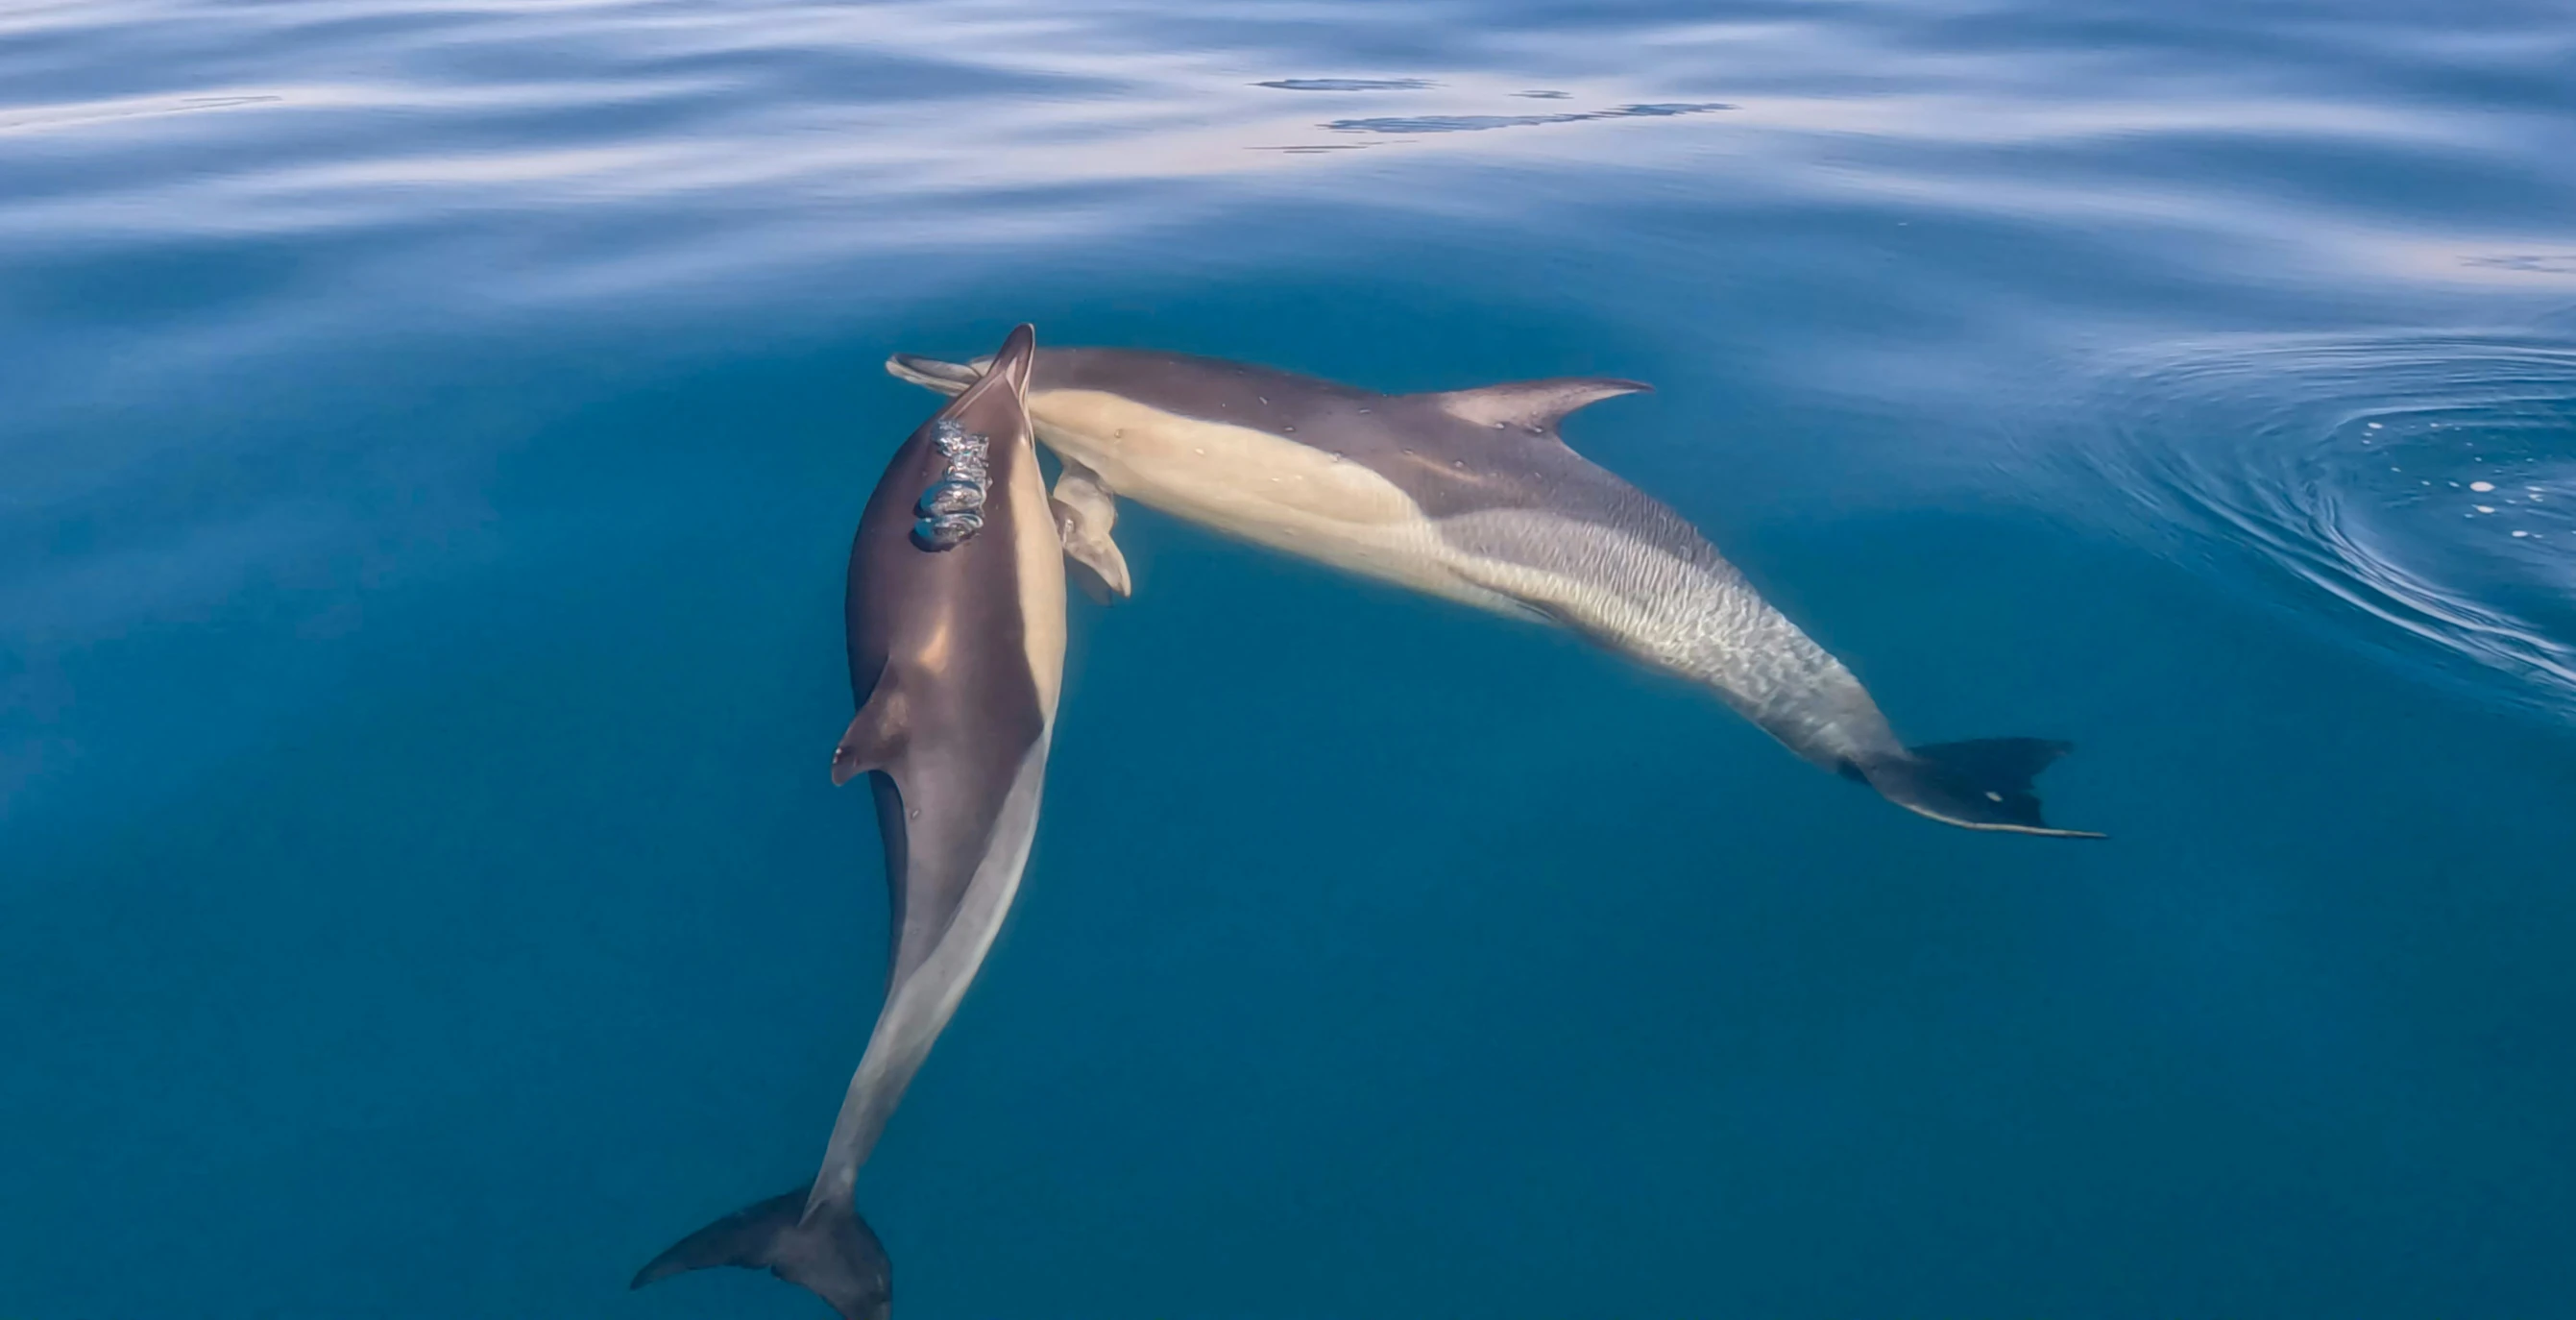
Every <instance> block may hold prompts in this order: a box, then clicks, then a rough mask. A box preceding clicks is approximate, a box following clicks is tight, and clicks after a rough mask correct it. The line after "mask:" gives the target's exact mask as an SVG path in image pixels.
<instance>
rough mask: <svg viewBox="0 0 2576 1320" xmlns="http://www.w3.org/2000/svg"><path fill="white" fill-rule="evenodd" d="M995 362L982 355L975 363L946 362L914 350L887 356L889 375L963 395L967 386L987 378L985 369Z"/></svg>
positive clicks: (940, 390) (930, 387)
mask: <svg viewBox="0 0 2576 1320" xmlns="http://www.w3.org/2000/svg"><path fill="white" fill-rule="evenodd" d="M991 365H993V359H991V358H989V357H980V358H977V359H975V360H974V361H972V362H942V361H940V360H939V359H937V358H926V357H921V356H919V355H917V354H913V353H897V354H895V355H894V356H893V357H890V358H887V359H886V374H887V375H889V376H892V377H894V378H895V379H896V380H908V381H911V382H912V383H913V384H915V385H919V386H921V387H922V388H924V389H932V390H937V391H939V392H940V393H942V394H963V393H965V392H966V387H967V386H969V385H972V384H974V383H975V382H976V381H977V380H980V379H982V378H983V375H984V369H985V368H987V367H989V366H991Z"/></svg>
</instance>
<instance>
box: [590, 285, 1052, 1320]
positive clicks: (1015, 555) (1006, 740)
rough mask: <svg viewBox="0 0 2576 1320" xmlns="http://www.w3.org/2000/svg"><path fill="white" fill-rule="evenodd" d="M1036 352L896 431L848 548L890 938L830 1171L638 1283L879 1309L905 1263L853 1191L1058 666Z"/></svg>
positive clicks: (1026, 778)
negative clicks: (902, 435)
mask: <svg viewBox="0 0 2576 1320" xmlns="http://www.w3.org/2000/svg"><path fill="white" fill-rule="evenodd" d="M1036 342H1037V341H1036V336H1035V333H1034V332H1033V331H1032V330H1031V329H1030V328H1029V327H1028V326H1025V325H1023V326H1020V327H1019V328H1017V329H1015V330H1013V331H1012V332H1011V335H1010V338H1009V339H1007V340H1005V341H1004V342H1003V344H1002V348H1001V351H1000V352H999V353H998V354H996V355H994V357H993V359H992V361H991V364H990V369H989V370H988V371H987V372H986V373H985V374H984V377H983V379H982V380H981V381H980V382H979V383H977V384H975V385H974V386H972V387H971V388H968V389H966V390H964V391H963V392H961V393H959V394H958V396H957V397H956V398H955V399H954V400H952V401H951V402H950V403H949V404H948V405H947V406H946V407H944V408H941V409H940V410H939V412H938V414H937V415H936V416H934V417H932V418H931V419H930V420H929V421H928V422H925V423H923V424H922V426H921V428H920V429H919V430H917V431H914V432H913V433H912V436H911V438H909V439H907V440H905V441H904V443H903V446H902V448H900V449H898V450H896V451H895V455H894V461H893V462H891V463H889V464H887V466H886V471H885V476H884V478H883V479H882V480H880V481H879V482H878V483H877V488H876V492H875V493H874V494H873V495H871V496H869V497H868V503H867V510H866V512H865V513H864V514H862V515H861V517H860V519H859V530H858V535H857V537H856V539H855V541H854V542H853V543H852V545H851V547H850V569H849V587H848V595H847V600H846V606H845V611H844V621H845V624H846V628H847V631H848V635H849V658H850V690H851V693H852V696H853V697H854V699H855V700H856V702H857V705H858V708H859V710H858V715H857V717H856V718H855V719H852V720H851V721H850V726H849V729H848V731H847V732H845V733H843V734H842V735H841V741H840V744H839V745H838V746H837V747H835V748H834V749H833V751H832V782H833V783H835V784H844V783H847V782H849V781H850V780H851V779H852V778H855V777H856V776H858V775H860V774H862V773H864V774H866V775H867V776H868V782H869V787H870V788H871V789H872V790H873V792H874V797H875V804H876V813H877V830H878V832H879V834H880V835H881V836H882V838H883V842H884V845H885V874H886V888H887V890H888V893H889V896H890V897H891V898H892V900H893V919H892V922H891V925H892V934H893V950H892V952H891V954H890V957H889V959H888V961H889V964H890V966H889V968H888V971H887V976H886V997H885V1006H884V1009H883V1010H882V1011H881V1012H880V1013H879V1014H878V1015H877V1022H876V1028H875V1030H874V1032H873V1033H871V1034H870V1036H869V1037H868V1044H867V1050H866V1052H865V1053H864V1054H863V1055H861V1057H860V1059H859V1066H858V1071H857V1072H856V1073H855V1074H854V1075H853V1076H852V1077H851V1078H850V1088H849V1092H848V1095H847V1096H846V1097H845V1098H844V1099H843V1100H842V1102H841V1112H840V1117H839V1118H838V1120H836V1121H835V1122H834V1123H833V1125H832V1137H831V1140H830V1142H829V1143H828V1144H827V1145H826V1147H825V1148H824V1152H823V1163H822V1168H821V1170H820V1171H819V1172H817V1173H816V1174H815V1176H814V1181H813V1183H812V1184H811V1185H810V1186H809V1187H801V1188H798V1189H797V1190H795V1191H792V1192H789V1193H787V1194H785V1195H783V1196H777V1197H773V1198H771V1199H769V1200H766V1201H762V1202H760V1203H758V1204H756V1205H752V1206H749V1207H746V1208H745V1209H743V1210H740V1211H737V1212H735V1213H734V1214H731V1215H728V1216H726V1217H725V1218H723V1219H719V1220H717V1221H716V1222H714V1223H713V1224H710V1225H708V1226H707V1227H705V1228H702V1229H700V1230H698V1231H697V1232H696V1233H693V1234H691V1235H689V1236H688V1237H686V1238H684V1239H682V1240H681V1241H680V1242H679V1243H678V1245H676V1246H673V1247H672V1248H671V1249H670V1250H668V1251H665V1252H663V1253H662V1254H661V1255H660V1256H657V1257H655V1258H654V1260H653V1261H652V1263H651V1264H648V1265H646V1266H645V1267H644V1268H643V1269H642V1270H641V1271H640V1272H638V1273H637V1274H636V1276H635V1279H634V1282H633V1284H632V1285H631V1286H633V1287H637V1288H641V1287H643V1286H644V1285H645V1284H648V1283H652V1282H654V1281H655V1280H658V1279H665V1278H668V1277H670V1276H671V1275H674V1274H679V1273H683V1272H685V1271H688V1270H696V1269H705V1268H707V1267H709V1266H715V1265H737V1266H742V1267H745V1268H751V1269H759V1268H766V1269H768V1270H770V1271H771V1272H773V1273H775V1274H777V1275H778V1276H779V1277H780V1278H783V1279H786V1280H788V1281H789V1282H791V1283H796V1284H801V1285H803V1286H804V1287H805V1288H807V1289H809V1290H811V1291H813V1292H814V1293H815V1294H817V1295H819V1296H820V1297H822V1298H823V1300H825V1301H827V1302H830V1303H831V1304H832V1308H833V1309H834V1310H836V1311H838V1312H839V1313H840V1314H841V1316H842V1317H843V1320H884V1318H885V1316H886V1315H887V1314H888V1311H889V1307H890V1303H891V1298H892V1295H893V1268H892V1266H891V1264H890V1263H889V1262H888V1261H887V1259H886V1254H885V1249H884V1247H883V1246H881V1245H880V1244H879V1243H878V1241H877V1237H876V1234H875V1233H874V1232H873V1231H871V1230H870V1229H869V1228H868V1226H867V1223H866V1221H864V1220H862V1219H861V1218H860V1217H859V1214H858V1211H857V1208H856V1206H855V1205H854V1204H853V1201H852V1188H853V1186H854V1184H855V1182H856V1180H857V1177H858V1172H859V1166H860V1165H861V1164H863V1163H865V1162H866V1161H867V1158H868V1152H869V1151H870V1150H871V1149H872V1148H873V1147H874V1146H875V1145H876V1142H877V1137H878V1135H879V1134H880V1133H882V1132H883V1131H884V1130H885V1125H886V1119H887V1118H888V1117H889V1116H890V1115H891V1114H892V1113H893V1112H894V1107H895V1104H896V1102H897V1101H898V1100H900V1099H902V1097H903V1091H904V1087H905V1086H906V1085H907V1084H908V1083H910V1082H911V1081H912V1077H913V1074H914V1072H916V1071H917V1070H919V1068H920V1067H921V1063H922V1060H923V1058H925V1057H926V1056H927V1055H928V1054H929V1053H930V1046H931V1043H932V1042H933V1041H935V1040H937V1039H938V1037H939V1033H940V1030H941V1029H942V1028H943V1027H945V1026H947V1025H948V1019H949V1017H950V1015H951V1014H953V1013H955V1012H956V1010H957V1003H958V1000H959V998H960V997H962V996H963V995H964V994H965V993H966V986H967V983H968V982H970V981H972V980H974V979H975V972H976V969H977V968H979V967H980V966H982V965H983V961H984V955H985V953H986V951H987V950H989V949H991V948H992V945H993V937H994V935H995V934H996V933H997V932H999V930H1000V929H1001V925H1002V919H1003V917H1004V916H1005V915H1006V914H1007V913H1009V911H1010V908H1011V900H1012V897H1013V896H1014V895H1015V894H1016V893H1017V892H1018V890H1019V885H1020V872H1021V870H1022V869H1023V868H1024V867H1025V866H1026V865H1027V864H1028V859H1029V844H1030V841H1031V839H1032V837H1033V836H1034V835H1035V834H1036V831H1037V821H1038V799H1039V794H1040V790H1041V788H1042V787H1043V786H1044V782H1045V778H1046V762H1047V746H1048V743H1049V741H1050V740H1051V739H1052V737H1053V735H1054V731H1055V711H1056V698H1057V694H1058V691H1059V689H1060V687H1061V685H1062V681H1063V675H1064V601H1065V596H1064V581H1065V573H1064V562H1065V561H1064V551H1063V547H1062V545H1061V544H1060V543H1059V541H1058V540H1057V536H1056V529H1055V522H1054V519H1053V518H1052V517H1051V516H1050V513H1049V510H1048V507H1047V495H1046V486H1045V476H1044V474H1043V473H1042V472H1041V471H1040V470H1039V467H1038V457H1037V449H1036V447H1035V444H1034V442H1033V440H1032V438H1031V432H1030V426H1029V418H1028V409H1027V405H1026V403H1025V401H1024V400H1025V394H1026V391H1027V388H1028V379H1029V362H1030V357H1031V354H1032V353H1033V352H1034V351H1035V348H1036Z"/></svg>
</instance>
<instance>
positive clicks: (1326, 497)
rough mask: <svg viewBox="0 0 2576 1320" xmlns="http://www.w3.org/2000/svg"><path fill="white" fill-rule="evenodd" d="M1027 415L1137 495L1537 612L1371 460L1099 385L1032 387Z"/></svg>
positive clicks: (1450, 593)
mask: <svg viewBox="0 0 2576 1320" xmlns="http://www.w3.org/2000/svg"><path fill="white" fill-rule="evenodd" d="M1029 420H1030V421H1031V422H1033V423H1035V425H1036V427H1037V433H1038V439H1039V440H1041V441H1044V442H1045V443H1046V445H1047V447H1048V448H1050V449H1053V450H1055V451H1056V452H1057V453H1058V454H1059V455H1061V456H1063V457H1066V458H1070V459H1072V460H1074V461H1075V462H1078V463H1080V464H1082V465H1083V466H1084V467H1087V468H1089V469H1091V470H1092V471H1093V472H1095V473H1097V474H1099V476H1100V479H1101V482H1102V483H1103V484H1104V485H1106V486H1108V487H1109V489H1110V490H1112V491H1114V492H1116V493H1117V494H1119V495H1123V496H1125V497H1127V498H1129V499H1132V500H1135V501H1137V502H1139V503H1141V504H1145V505H1149V506H1151V507H1153V508H1157V509H1161V510H1162V511H1164V512H1165V513H1169V514H1171V515H1173V516H1175V517H1179V518H1186V519H1188V520H1190V521H1192V522H1195V523H1200V524H1202V525H1204V526H1207V527H1210V528H1213V529H1215V530H1217V531H1220V532H1224V533H1227V534H1228V535H1232V536H1236V537H1239V538H1241V539H1243V540H1246V541H1251V542H1254V543H1256V544H1259V545H1266V546H1269V547H1271V548H1272V549H1276V550H1280V551H1284V552H1286V553H1288V554H1292V555H1297V556H1299V557H1301V558H1306V559H1313V560H1319V561H1321V562H1323V563H1327V564H1331V565H1333V566H1335V567H1337V568H1341V569H1345V570H1347V571H1349V572H1353V573H1358V574H1362V575H1364V576H1367V577H1373V578H1378V579H1381V580H1384V581H1388V582H1393V583H1396V584H1398V585H1400V586H1405V587H1410V588H1412V589H1414V590H1416V591H1425V592H1429V593H1431V594H1433V595H1437V596H1446V597H1448V598H1450V599H1452V600H1457V601H1463V602H1465V603H1467V604H1470V605H1474V606H1477V607H1479V608H1481V609H1488V610H1493V611H1495V612H1497V613H1501V614H1509V615H1512V616H1514V617H1520V618H1526V617H1529V616H1530V615H1531V613H1532V611H1530V610H1529V609H1528V608H1527V607H1526V606H1523V605H1522V604H1521V603H1520V602H1519V601H1517V600H1515V599H1513V598H1512V597H1510V596H1507V595H1504V594H1502V593H1500V592H1497V591H1494V590H1492V589H1490V588H1487V587H1484V586H1480V585H1478V584H1477V583H1476V582H1474V581H1471V580H1470V579H1469V578H1468V577H1467V576H1465V575H1463V574H1462V572H1461V569H1462V568H1464V567H1465V565H1464V564H1462V562H1461V556H1460V555H1459V553H1458V552H1457V551H1456V550H1454V549H1453V548H1451V547H1450V546H1449V545H1448V544H1447V543H1446V542H1445V541H1443V540H1442V539H1441V537H1440V534H1439V531H1438V530H1437V529H1436V528H1434V527H1433V526H1432V523H1431V519H1430V518H1429V517H1428V516H1426V515H1425V514H1424V513H1423V511H1422V509H1421V506H1419V505H1417V504H1415V503H1414V502H1413V499H1412V497H1411V496H1408V495H1406V494H1405V493H1404V491H1403V490H1401V489H1400V488H1398V487H1397V486H1396V485H1395V483H1393V482H1391V481H1388V480H1387V479H1386V478H1385V477H1382V476H1380V475H1378V474H1377V473H1376V472H1374V471H1372V470H1370V468H1369V467H1368V466H1367V465H1365V464H1362V463H1356V462H1352V461H1350V460H1348V459H1345V458H1340V457H1337V456H1335V455H1333V454H1330V453H1326V452H1324V451H1323V450H1320V449H1315V448H1311V447H1309V446H1307V445H1302V444H1299V443H1297V442H1296V441H1294V440H1290V439H1287V438H1285V437H1282V436H1276V435H1271V434H1269V433H1268V432H1265V431H1258V430H1255V429H1253V428H1251V427H1248V426H1235V425H1231V424H1229V423H1225V422H1210V421H1202V420H1200V419H1198V418H1193V417H1183V416H1180V415H1178V414H1174V413H1168V412H1165V411H1163V410H1161V409H1159V408H1151V407H1147V406H1145V405H1143V404H1139V403H1136V402H1134V401H1132V400H1129V399H1125V398H1121V397H1119V396H1118V395H1115V394H1109V393H1104V392H1100V391H1093V390H1046V391H1042V392H1038V393H1034V394H1032V395H1030V396H1029Z"/></svg>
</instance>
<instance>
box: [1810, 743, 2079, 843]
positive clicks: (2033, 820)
mask: <svg viewBox="0 0 2576 1320" xmlns="http://www.w3.org/2000/svg"><path fill="white" fill-rule="evenodd" d="M2073 750H2074V747H2073V745H2072V744H2070V743H2062V742H2051V741H2049V740H2047V739H2045V738H1980V739H1977V740H1976V741H1974V742H1954V743H1929V744H1926V745H1924V746H1921V747H1908V748H1906V749H1905V754H1904V755H1903V756H1889V757H1883V758H1880V759H1878V760H1875V761H1871V762H1869V763H1867V764H1863V765H1851V766H1847V767H1846V768H1845V773H1846V774H1849V775H1850V776H1851V777H1852V778H1854V779H1859V780H1863V781H1866V782H1867V783H1868V784H1869V786H1870V787H1872V788H1875V789H1877V790H1878V791H1879V793H1880V794H1881V795H1882V796H1884V797H1886V799H1887V800H1888V801H1890V802H1893V803H1895V804H1896V805H1898V806H1900V807H1903V808H1905V809H1906V810H1908V811H1911V812H1914V813H1915V814H1917V815H1922V816H1929V817H1931V818H1932V819H1934V820H1937V821H1940V822H1942V823H1943V824H1945V825H1957V826H1960V827H1962V828H1965V829H1971V830H2001V831H2004V832H2006V833H2010V834H2042V835H2047V836H2049V837H2051V838H2059V839H2099V838H2103V837H2105V836H2103V835H2100V834H2095V833H2093V832H2092V831H2090V830H2061V829H2055V828H2052V827H2051V826H2050V825H2049V824H2048V822H2047V821H2045V820H2042V819H2041V818H2040V814H2039V794H2038V792H2037V791H2035V790H2034V789H2033V788H2032V787H2031V781H2032V780H2033V779H2035V778H2037V777H2038V775H2039V772H2040V771H2042V770H2045V769H2047V768H2048V766H2049V763H2050V762H2052V761H2055V760H2056V759H2057V758H2059V757H2061V756H2064V755H2066V754H2067V753H2068V752H2070V751H2073Z"/></svg>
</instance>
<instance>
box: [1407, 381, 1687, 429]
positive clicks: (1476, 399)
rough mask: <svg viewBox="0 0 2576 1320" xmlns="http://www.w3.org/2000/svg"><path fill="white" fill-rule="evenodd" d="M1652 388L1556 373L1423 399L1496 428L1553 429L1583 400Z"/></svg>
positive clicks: (1585, 402)
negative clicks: (1534, 378)
mask: <svg viewBox="0 0 2576 1320" xmlns="http://www.w3.org/2000/svg"><path fill="white" fill-rule="evenodd" d="M1653 388H1654V386H1652V385H1648V384H1646V383H1645V382H1643V381H1635V380H1620V379H1617V378H1616V377H1611V376H1557V377H1552V378H1550V379H1547V380H1516V381H1511V382H1508V383H1506V384H1502V385H1486V386H1483V387H1481V388H1478V389H1472V390H1451V391H1449V392H1447V393H1445V394H1426V395H1424V396H1423V397H1424V398H1426V399H1429V400H1431V401H1432V402H1434V403H1436V404H1438V405H1439V406H1440V410H1441V411H1442V412H1445V413H1447V414H1449V415H1450V416H1452V417H1456V418H1458V419H1460V420H1462V421H1469V422H1474V423H1475V424H1476V425H1478V426H1490V427H1493V428H1495V429H1496V430H1508V429H1510V428H1512V427H1520V428H1522V429H1524V430H1529V431H1553V430H1555V429H1556V424H1557V422H1558V421H1560V420H1562V419H1563V418H1564V416H1565V415H1566V414H1567V413H1570V412H1572V411H1574V410H1575V409H1577V408H1580V407H1582V406H1583V405H1585V404H1587V403H1599V402H1600V401H1602V400H1603V399H1611V398H1616V397H1618V396H1619V395H1622V394H1635V393H1638V392H1639V391H1642V390H1651V389H1653Z"/></svg>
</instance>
